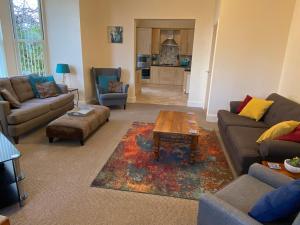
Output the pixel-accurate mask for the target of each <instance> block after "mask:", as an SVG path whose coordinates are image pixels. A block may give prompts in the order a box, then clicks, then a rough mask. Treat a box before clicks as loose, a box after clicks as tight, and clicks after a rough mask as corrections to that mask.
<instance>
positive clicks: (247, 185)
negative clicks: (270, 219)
mask: <svg viewBox="0 0 300 225" xmlns="http://www.w3.org/2000/svg"><path fill="white" fill-rule="evenodd" d="M290 181H292V178H289V177H288V176H285V175H283V174H280V173H278V172H275V171H273V170H271V169H269V168H267V167H264V166H263V165H261V164H257V163H256V164H253V165H252V166H251V167H250V169H249V172H248V174H246V175H243V176H241V177H239V178H237V179H236V180H235V181H233V182H232V183H231V184H229V185H228V186H226V187H225V188H223V189H222V190H220V191H218V192H217V193H216V194H214V195H212V194H209V193H205V194H203V195H202V196H201V197H200V201H199V212H198V225H212V224H218V225H262V223H260V222H258V221H256V220H255V219H253V218H252V217H250V216H249V215H248V212H249V211H250V209H251V208H252V207H253V206H254V204H255V203H256V202H257V201H258V200H259V199H260V198H261V197H262V196H263V195H264V194H266V193H267V192H270V191H272V190H274V189H275V188H278V187H280V186H282V185H285V184H287V183H289V182H290ZM281 224H282V225H284V224H292V225H300V213H298V215H297V216H296V218H288V219H285V220H282V221H280V222H274V223H268V225H281Z"/></svg>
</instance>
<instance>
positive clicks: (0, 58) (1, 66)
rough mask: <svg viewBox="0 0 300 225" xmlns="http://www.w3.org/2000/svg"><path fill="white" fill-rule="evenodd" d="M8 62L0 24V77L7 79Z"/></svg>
mask: <svg viewBox="0 0 300 225" xmlns="http://www.w3.org/2000/svg"><path fill="white" fill-rule="evenodd" d="M6 76H7V71H6V61H5V53H4V43H3V35H2V29H1V22H0V77H6Z"/></svg>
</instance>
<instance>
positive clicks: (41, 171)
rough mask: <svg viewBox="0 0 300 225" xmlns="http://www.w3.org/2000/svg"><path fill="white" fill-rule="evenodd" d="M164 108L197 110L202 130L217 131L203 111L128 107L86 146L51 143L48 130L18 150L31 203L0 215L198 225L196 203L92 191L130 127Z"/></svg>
mask: <svg viewBox="0 0 300 225" xmlns="http://www.w3.org/2000/svg"><path fill="white" fill-rule="evenodd" d="M161 109H165V110H179V111H195V112H197V115H199V118H198V119H199V122H200V124H201V126H203V127H206V128H212V129H213V128H215V127H216V125H215V124H209V123H206V122H205V120H204V112H203V111H201V110H199V109H192V108H187V107H179V106H162V105H143V104H129V105H128V109H127V110H126V111H124V110H121V109H114V110H112V113H111V114H112V115H111V119H110V122H109V123H106V124H105V125H104V126H103V127H101V128H100V129H99V130H98V131H97V132H96V133H95V134H94V135H93V136H91V138H90V139H88V141H87V142H86V144H85V146H83V147H81V146H80V145H79V144H78V143H74V142H56V143H54V144H48V139H47V138H46V137H45V128H41V129H38V130H36V131H34V132H32V133H30V134H28V135H26V136H25V137H22V138H21V139H20V144H19V145H17V147H18V148H19V150H20V151H21V152H22V154H23V156H22V159H21V166H22V168H23V170H24V172H25V173H26V179H25V180H24V186H25V189H26V191H27V192H28V193H29V198H28V200H27V202H26V204H25V206H24V207H23V208H19V207H18V205H15V206H12V207H10V208H6V209H4V210H0V214H4V215H7V216H9V217H10V219H11V222H12V225H97V224H105V225H108V224H116V225H117V224H122V225H123V224H128V225H135V224H136V225H143V224H145V225H146V224H147V225H149V224H155V225H159V224H162V225H168V224H170V225H171V224H172V225H175V224H179V225H181V224H182V225H184V224H186V225H192V224H196V219H197V209H198V203H197V202H196V201H191V200H184V199H176V198H171V197H162V196H157V195H148V194H139V193H133V192H122V191H116V190H107V189H101V188H92V187H90V184H91V182H92V181H93V179H94V178H95V176H96V175H97V173H98V172H99V171H100V169H101V168H102V167H103V166H104V164H105V162H106V161H107V160H108V158H109V157H110V155H111V154H112V153H113V150H114V149H115V147H116V146H117V144H118V142H119V141H120V139H121V137H122V136H123V135H124V134H125V133H126V131H127V129H128V128H129V127H130V125H131V123H132V122H133V121H144V122H154V121H155V118H156V116H157V114H158V112H159V110H161Z"/></svg>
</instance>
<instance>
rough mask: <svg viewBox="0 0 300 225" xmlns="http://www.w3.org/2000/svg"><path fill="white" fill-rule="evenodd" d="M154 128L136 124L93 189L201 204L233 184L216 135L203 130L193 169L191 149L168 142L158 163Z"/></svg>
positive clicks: (93, 185) (150, 125)
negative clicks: (206, 195)
mask: <svg viewBox="0 0 300 225" xmlns="http://www.w3.org/2000/svg"><path fill="white" fill-rule="evenodd" d="M153 128H154V124H153V123H141V122H135V123H133V125H132V127H131V128H130V129H129V130H128V132H127V134H126V135H125V136H124V137H123V139H122V141H121V142H120V143H119V145H118V147H117V148H116V150H115V151H114V153H113V154H112V156H111V157H110V159H109V160H108V162H107V163H106V165H105V166H104V167H103V169H102V170H101V171H100V172H99V174H98V175H97V177H96V178H95V180H94V181H93V183H92V185H91V186H92V187H99V188H109V189H115V190H122V191H133V192H141V193H148V194H156V195H165V196H172V197H177V198H186V199H195V200H198V199H199V197H200V195H201V193H203V192H206V191H208V192H212V193H213V192H216V191H218V190H219V189H221V188H222V187H223V186H224V185H226V184H228V183H229V182H230V181H232V180H233V176H232V173H231V170H230V168H229V166H228V164H227V162H226V159H225V156H224V154H223V151H222V149H221V147H220V144H219V141H218V138H217V136H216V133H215V132H214V131H207V130H204V129H201V128H200V138H199V146H198V147H199V149H198V151H197V152H199V153H198V154H197V156H196V163H195V164H193V165H190V164H189V163H188V159H189V152H190V150H189V145H188V144H179V143H174V142H173V143H172V142H168V141H165V142H162V143H161V148H160V160H159V161H156V160H155V159H154V154H153V150H152V130H153Z"/></svg>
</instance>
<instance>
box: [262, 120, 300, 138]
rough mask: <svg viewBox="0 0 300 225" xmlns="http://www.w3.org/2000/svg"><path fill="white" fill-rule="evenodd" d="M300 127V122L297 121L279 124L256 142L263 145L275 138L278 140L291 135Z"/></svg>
mask: <svg viewBox="0 0 300 225" xmlns="http://www.w3.org/2000/svg"><path fill="white" fill-rule="evenodd" d="M299 125H300V122H297V121H293V120H291V121H284V122H281V123H278V124H276V125H274V126H272V127H271V128H270V129H268V130H267V131H265V132H264V133H263V134H262V135H261V136H260V137H259V139H258V140H257V141H256V142H257V143H262V142H263V141H266V140H273V139H275V138H278V137H280V136H282V135H285V134H288V133H291V132H292V131H294V130H295V129H296V127H298V126H299Z"/></svg>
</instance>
